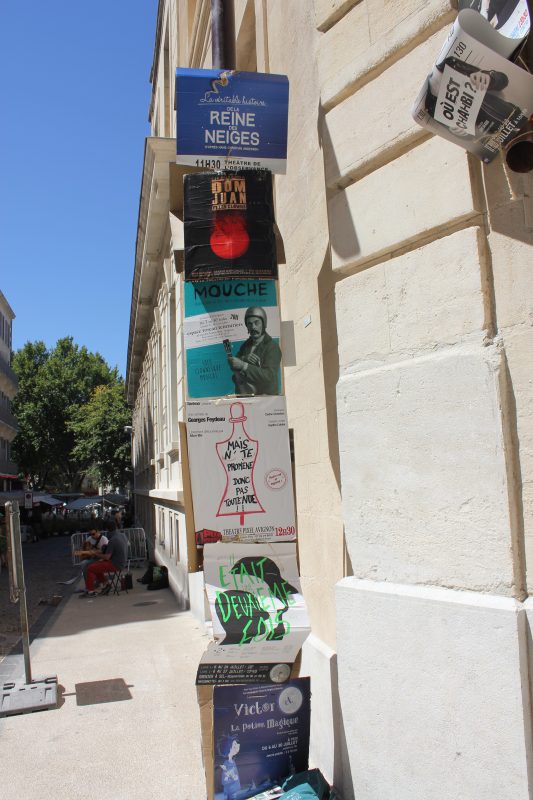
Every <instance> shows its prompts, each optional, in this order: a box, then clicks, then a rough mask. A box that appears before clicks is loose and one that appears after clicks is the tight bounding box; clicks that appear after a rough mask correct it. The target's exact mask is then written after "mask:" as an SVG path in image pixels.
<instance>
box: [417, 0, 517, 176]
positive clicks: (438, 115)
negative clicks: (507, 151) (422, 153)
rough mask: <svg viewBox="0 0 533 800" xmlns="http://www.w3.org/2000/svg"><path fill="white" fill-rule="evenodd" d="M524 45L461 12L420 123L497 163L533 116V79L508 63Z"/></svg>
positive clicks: (431, 79)
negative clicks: (501, 154)
mask: <svg viewBox="0 0 533 800" xmlns="http://www.w3.org/2000/svg"><path fill="white" fill-rule="evenodd" d="M518 4H519V3H518V2H517V0H514V5H515V6H516V5H518ZM525 13H526V17H525V18H524V19H523V20H522V24H520V23H517V25H518V28H517V29H516V32H521V33H522V34H523V33H524V31H525V30H526V29H527V30H529V14H528V12H527V6H526V7H525ZM526 22H527V25H526ZM518 43H519V40H518V39H516V38H511V37H510V36H503V35H501V33H499V32H498V31H496V30H495V29H494V28H493V27H492V25H491V23H490V22H489V21H488V20H487V19H486V18H484V17H483V16H482V15H481V14H479V13H478V12H477V11H472V10H468V9H467V10H464V11H460V12H459V15H458V17H457V19H456V21H455V23H454V25H453V28H452V29H451V31H450V33H449V35H448V39H447V40H446V42H445V44H444V45H443V47H442V49H441V51H440V53H439V55H438V56H437V59H436V61H435V64H434V66H433V69H432V71H431V72H430V74H429V75H428V77H427V79H426V82H425V84H424V86H423V87H422V90H421V91H420V94H419V95H418V97H417V99H416V101H415V104H414V107H413V110H412V114H413V118H414V119H415V121H416V122H418V124H419V125H421V126H422V127H424V128H427V129H428V130H430V131H432V132H433V133H436V134H438V135H439V136H442V137H444V138H445V139H448V140H449V141H451V142H454V143H455V144H459V145H460V146H461V147H463V148H465V149H466V150H469V151H470V152H472V153H474V154H475V155H477V156H478V157H479V158H480V159H481V160H482V161H483V162H485V163H489V162H490V161H492V160H493V159H494V158H495V157H496V156H497V155H498V153H499V152H500V150H501V149H502V148H503V147H505V146H506V145H507V144H508V143H509V142H510V141H511V140H512V139H514V138H515V137H516V136H517V135H518V134H519V133H520V132H521V131H522V130H523V129H524V128H525V127H526V125H527V123H528V117H529V115H530V114H531V113H532V112H533V76H532V75H530V74H529V73H528V72H526V71H525V70H523V69H521V68H520V67H518V66H517V65H516V64H513V63H512V62H510V61H509V60H508V59H509V57H510V56H511V54H512V53H513V51H514V50H515V49H516V46H517V44H518Z"/></svg>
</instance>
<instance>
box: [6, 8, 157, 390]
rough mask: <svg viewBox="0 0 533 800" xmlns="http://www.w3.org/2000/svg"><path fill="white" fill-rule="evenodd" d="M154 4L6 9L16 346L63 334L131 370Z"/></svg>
mask: <svg viewBox="0 0 533 800" xmlns="http://www.w3.org/2000/svg"><path fill="white" fill-rule="evenodd" d="M156 14H157V0H92V1H91V2H90V3H78V2H73V0H48V2H46V3H44V2H33V3H29V4H28V3H21V2H16V1H15V0H4V2H2V4H1V10H0V74H1V78H0V81H1V86H2V90H1V97H2V124H1V126H0V148H1V149H0V153H1V156H0V290H1V291H2V292H3V293H4V295H5V296H6V299H7V301H8V302H9V304H10V305H11V308H12V309H13V311H14V312H15V315H16V319H15V321H14V324H13V347H14V349H18V348H19V347H21V346H22V345H23V344H24V343H25V342H26V341H35V340H37V339H42V340H43V341H44V342H45V343H46V345H47V346H48V347H52V346H53V345H54V344H55V343H56V341H57V340H58V339H59V338H61V337H63V336H73V337H74V341H75V342H77V343H78V344H79V345H86V346H87V348H88V349H89V350H91V351H92V352H99V353H101V355H102V356H103V357H104V358H105V359H106V361H107V362H108V363H109V364H110V366H112V367H113V366H118V368H119V371H120V372H121V374H122V375H125V370H126V353H127V345H128V330H129V311H130V300H131V286H132V278H133V260H134V252H135V236H136V230H137V213H138V204H139V192H140V180H141V171H142V161H143V151H144V139H145V137H146V136H147V135H149V132H150V131H149V124H148V108H149V103H150V95H151V87H150V83H149V77H150V67H151V64H152V55H153V47H154V31H155V22H156Z"/></svg>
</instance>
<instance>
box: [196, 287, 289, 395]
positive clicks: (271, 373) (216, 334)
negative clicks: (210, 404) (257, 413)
mask: <svg viewBox="0 0 533 800" xmlns="http://www.w3.org/2000/svg"><path fill="white" fill-rule="evenodd" d="M184 299H185V320H184V328H183V341H184V345H185V358H186V369H187V396H188V397H191V398H199V397H222V396H224V395H232V394H236V395H253V394H279V393H280V389H281V368H280V365H281V349H280V319H279V308H278V304H277V296H276V281H272V280H262V281H258V280H233V281H218V282H217V281H204V282H201V283H192V282H186V283H185V295H184Z"/></svg>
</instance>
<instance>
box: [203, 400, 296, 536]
mask: <svg viewBox="0 0 533 800" xmlns="http://www.w3.org/2000/svg"><path fill="white" fill-rule="evenodd" d="M187 443H188V453H189V470H190V476H191V488H192V497H193V507H194V520H195V528H196V531H197V535H201V532H202V531H203V530H206V531H208V532H209V536H210V540H211V541H213V538H215V537H214V536H213V534H214V533H218V534H219V536H220V538H221V539H222V540H224V541H240V542H268V541H278V542H279V541H290V540H293V539H295V538H296V527H295V516H294V497H293V488H292V473H291V460H290V451H289V434H288V426H287V413H286V406H285V398H284V397H264V398H242V399H240V400H228V399H221V400H218V401H215V400H212V401H202V402H189V403H187Z"/></svg>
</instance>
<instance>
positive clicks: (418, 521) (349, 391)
mask: <svg viewBox="0 0 533 800" xmlns="http://www.w3.org/2000/svg"><path fill="white" fill-rule="evenodd" d="M455 14H456V12H455V10H454V8H453V7H452V3H451V2H449V0H426V2H423V3H420V2H414V0H393V1H392V2H385V1H384V0H360V1H359V2H356V0H314V2H313V0H235V17H236V20H235V21H236V42H237V68H238V69H244V70H257V71H259V72H272V73H281V74H286V75H288V77H289V82H290V111H289V148H288V168H287V174H286V175H284V176H276V178H275V204H276V218H277V223H278V227H279V230H280V233H281V237H282V240H283V250H284V256H285V259H284V260H285V263H284V264H282V265H281V266H280V303H281V316H282V320H283V321H284V322H286V323H288V324H287V325H286V326H285V328H284V330H285V331H289V332H290V331H292V332H293V333H292V334H290V336H291V340H289V338H287V339H286V341H285V345H286V346H287V347H289V345H290V346H291V347H293V348H294V351H295V358H294V360H293V362H291V365H290V366H287V367H286V368H285V373H284V377H285V393H286V396H287V405H288V413H289V425H290V427H291V428H292V430H293V432H294V474H295V493H296V503H297V516H298V533H299V541H298V547H299V558H300V571H301V576H302V585H303V589H304V593H305V597H306V601H307V604H308V608H309V612H310V618H311V624H312V636H311V638H310V640H309V642H308V644H307V645H306V646H305V648H304V653H303V668H304V669H306V670H308V672H309V673H310V674H311V676H312V682H313V683H312V685H313V687H314V688H313V721H312V743H311V759H312V761H313V763H314V764H315V765H316V766H319V767H320V768H321V769H322V771H323V772H324V774H325V775H326V777H327V778H328V779H329V780H331V781H333V780H334V781H335V782H336V783H337V784H338V785H339V788H340V789H341V791H342V792H343V796H344V797H345V798H349V797H352V796H355V797H356V798H357V800H378V798H379V800H404V799H405V800H407V798H409V800H414V798H424V800H425V799H426V798H432V800H435V799H437V800H441V798H442V800H444V798H446V800H450V798H457V800H459V798H460V799H461V800H474V798H476V800H477V798H478V797H480V796H484V797H488V798H494V800H507V798H509V800H510V799H511V798H513V800H525V799H526V798H529V797H530V791H531V787H530V783H529V769H530V768H529V766H528V765H529V763H530V762H531V757H532V756H533V752H532V748H531V724H530V721H531V720H530V715H531V706H530V694H529V683H530V675H531V670H530V668H529V665H528V664H529V661H528V652H527V651H528V643H529V641H530V634H529V627H528V624H527V618H528V615H529V614H530V608H529V600H528V599H527V598H528V593H529V591H530V590H531V587H532V586H533V522H532V518H533V517H532V510H533V377H532V374H533V373H532V368H531V353H532V348H533V329H532V323H533V269H532V263H533V261H532V252H533V250H532V244H533V206H532V203H531V193H532V187H533V184H532V178H531V177H530V176H529V175H525V176H520V175H517V174H514V173H510V172H509V171H508V170H507V168H506V167H505V165H504V163H503V161H502V160H501V158H498V159H496V161H495V162H494V163H493V164H491V165H490V166H488V167H483V166H482V165H481V163H480V162H479V161H478V160H477V159H475V158H474V157H472V156H470V155H467V154H466V152H464V151H463V150H462V149H460V148H459V147H456V146H454V145H452V144H450V143H448V142H446V141H444V140H441V139H438V138H434V137H432V136H429V135H428V134H427V133H426V132H425V131H424V130H423V129H421V128H419V127H418V126H416V125H415V124H414V122H413V121H412V119H411V116H410V108H411V105H412V102H413V100H414V97H415V96H416V94H417V92H418V89H419V87H420V86H421V84H422V82H423V80H424V78H425V76H426V75H427V73H428V71H429V69H430V67H431V63H432V59H433V58H434V55H435V53H436V52H437V50H438V48H439V46H440V43H441V42H442V40H443V39H444V37H445V36H446V32H447V30H448V28H449V25H450V22H451V21H452V20H453V19H454V17H455ZM210 52H211V47H210V2H208V0H160V3H159V10H158V20H157V34H156V42H155V51H154V63H153V71H152V85H153V97H152V103H151V107H150V121H151V126H152V136H151V137H150V138H149V139H148V140H147V142H146V150H145V161H144V169H143V179H142V187H141V197H140V207H139V226H138V235H137V251H136V262H135V272H134V280H133V295H132V309H131V326H130V339H129V352H128V377H127V384H128V393H129V400H130V402H131V403H132V405H133V407H134V459H135V490H136V498H137V516H138V521H139V522H140V523H141V524H143V525H144V527H145V528H146V530H147V531H148V532H149V534H150V535H151V537H152V540H153V543H154V549H155V552H156V557H157V558H158V560H160V561H161V562H162V563H165V564H167V565H168V566H169V571H170V577H171V582H172V585H173V587H174V589H175V591H176V592H177V593H178V594H179V596H180V597H181V598H182V599H183V602H184V603H187V604H189V605H190V606H191V608H192V609H193V610H194V612H195V613H196V614H197V616H198V617H199V618H200V619H203V618H204V600H203V593H202V578H201V573H200V572H198V571H197V568H196V563H197V561H196V552H195V548H194V546H191V541H192V539H191V530H190V523H189V521H188V514H187V509H188V502H189V501H188V486H187V476H186V470H184V469H182V466H183V463H184V458H185V453H184V451H183V441H182V430H180V424H179V423H180V422H183V419H184V400H185V396H184V383H183V357H182V350H181V320H182V308H181V294H182V281H183V277H182V274H181V269H182V249H183V228H182V222H181V212H182V189H181V181H182V175H183V172H184V171H186V170H185V168H180V167H177V166H176V165H175V164H174V163H173V162H174V153H175V142H174V140H173V138H172V137H173V136H174V135H175V119H174V113H173V108H174V77H173V76H174V71H175V68H176V67H177V66H188V67H209V66H210V64H211V62H210V58H211V56H210ZM292 337H293V338H292ZM188 526H189V529H188Z"/></svg>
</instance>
